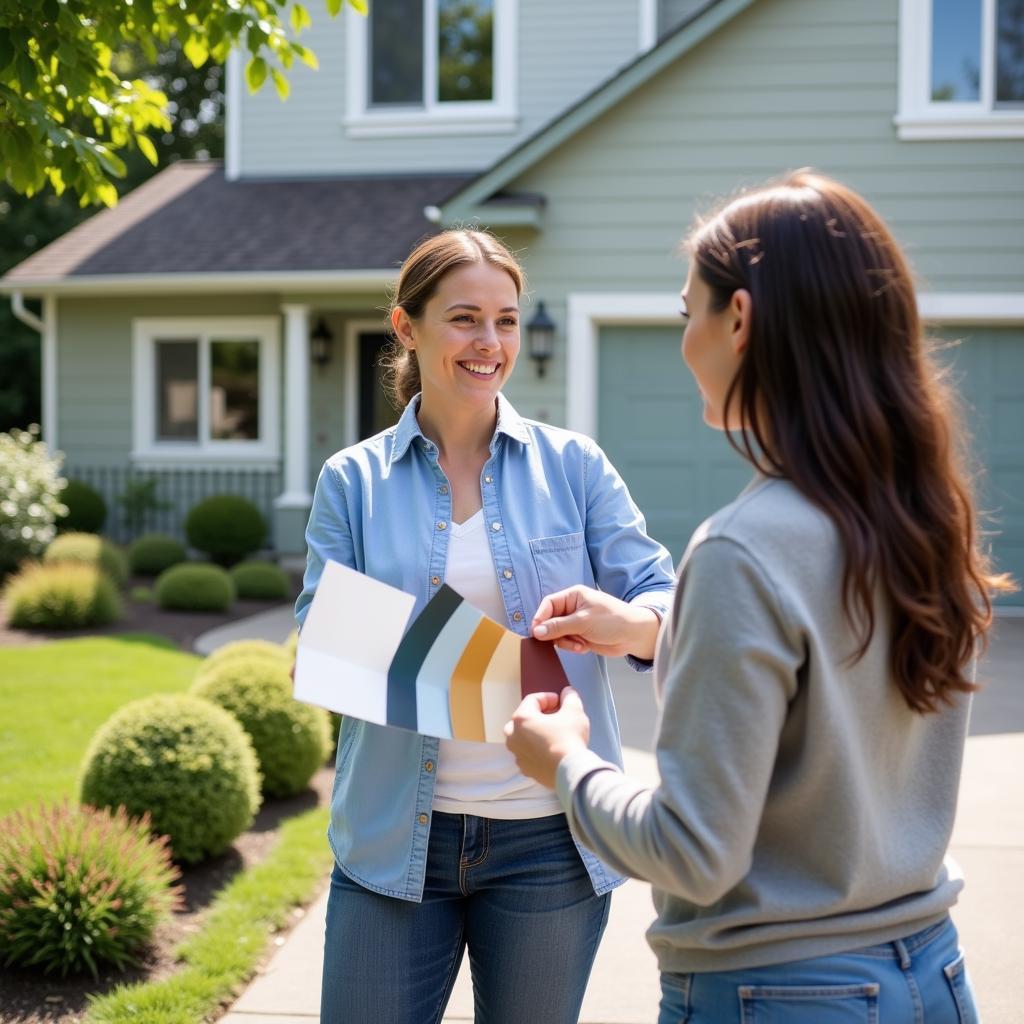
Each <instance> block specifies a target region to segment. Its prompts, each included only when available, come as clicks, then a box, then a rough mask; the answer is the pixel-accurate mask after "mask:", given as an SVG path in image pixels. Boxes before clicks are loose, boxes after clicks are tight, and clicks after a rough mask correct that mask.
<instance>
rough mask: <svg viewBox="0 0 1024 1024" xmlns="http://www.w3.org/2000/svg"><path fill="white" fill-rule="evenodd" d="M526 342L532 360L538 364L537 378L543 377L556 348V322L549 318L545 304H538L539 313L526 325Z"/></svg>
mask: <svg viewBox="0 0 1024 1024" xmlns="http://www.w3.org/2000/svg"><path fill="white" fill-rule="evenodd" d="M526 341H527V344H528V346H529V350H530V358H531V359H532V360H533V361H534V362H535V363H536V364H537V376H538V377H543V376H544V370H545V367H546V364H547V361H548V360H549V359H550V358H551V353H552V350H553V349H554V346H555V321H554V320H552V319H551V317H549V316H548V313H547V310H546V309H545V308H544V303H543V302H538V303H537V311H536V312H535V313H534V314H533V316H532V317H531V318H530V321H529V323H528V324H527V325H526Z"/></svg>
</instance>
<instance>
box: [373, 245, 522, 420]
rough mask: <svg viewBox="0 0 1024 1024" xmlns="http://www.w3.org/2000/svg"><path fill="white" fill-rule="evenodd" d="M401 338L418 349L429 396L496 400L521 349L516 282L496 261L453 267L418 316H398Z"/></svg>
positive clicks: (433, 399) (428, 399)
mask: <svg viewBox="0 0 1024 1024" xmlns="http://www.w3.org/2000/svg"><path fill="white" fill-rule="evenodd" d="M392 325H393V326H394V329H395V334H396V335H397V337H398V340H399V341H400V342H401V343H402V345H404V346H405V348H407V349H410V350H412V351H414V352H415V353H416V359H417V362H418V363H419V370H420V381H421V384H422V388H423V400H424V402H425V403H427V405H428V406H434V405H435V404H436V405H438V406H440V404H441V402H444V403H445V404H446V405H447V404H450V403H451V402H459V403H471V404H485V403H488V402H490V403H491V404H492V405H493V403H494V399H495V397H496V396H497V393H498V392H499V391H500V390H501V388H502V386H503V385H504V383H505V381H506V380H507V379H508V376H509V374H510V373H511V372H512V368H513V367H514V366H515V363H516V357H517V356H518V355H519V295H518V293H517V291H516V285H515V282H514V281H513V280H512V278H511V277H510V276H509V275H508V274H507V273H505V271H504V270H501V269H499V268H498V267H495V266H492V265H491V264H490V263H469V264H465V265H463V266H460V267H457V268H456V269H454V270H452V271H449V272H448V273H447V274H445V276H444V277H443V278H442V279H441V281H440V283H439V285H438V287H437V291H436V292H435V293H434V295H433V296H432V297H431V299H430V300H429V301H428V302H427V304H426V305H425V306H424V308H423V313H422V315H421V316H420V317H418V318H415V319H413V318H411V317H410V316H408V314H407V313H406V312H405V310H403V309H402V308H401V307H398V308H397V309H396V310H395V311H394V314H393V316H392Z"/></svg>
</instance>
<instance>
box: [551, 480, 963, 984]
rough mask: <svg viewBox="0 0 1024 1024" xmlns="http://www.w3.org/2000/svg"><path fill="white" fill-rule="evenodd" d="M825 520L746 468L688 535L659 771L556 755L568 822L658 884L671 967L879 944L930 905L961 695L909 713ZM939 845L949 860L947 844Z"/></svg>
mask: <svg viewBox="0 0 1024 1024" xmlns="http://www.w3.org/2000/svg"><path fill="white" fill-rule="evenodd" d="M842 567H843V553H842V548H841V544H840V540H839V535H838V533H837V531H836V529H835V527H834V525H833V524H832V522H831V520H830V519H829V518H828V517H827V516H826V515H825V514H824V513H823V512H821V511H819V510H818V509H817V508H816V507H815V506H814V505H812V504H811V503H810V502H809V501H808V500H807V499H806V498H805V497H803V496H802V495H801V494H800V493H799V491H797V490H796V488H795V487H793V486H792V485H791V484H789V483H788V482H786V481H784V480H769V479H766V478H764V477H758V478H756V479H755V480H754V482H753V483H752V484H751V485H750V487H748V488H747V490H745V491H744V492H743V493H742V494H741V495H740V497H739V498H737V500H736V501H734V502H733V503H732V504H731V505H729V506H727V507H726V508H724V509H722V510H721V511H720V512H718V513H716V514H715V515H714V516H712V517H711V518H710V519H709V520H708V521H707V522H706V523H704V525H703V526H702V527H701V528H700V529H699V530H698V531H697V532H696V534H694V537H693V539H692V540H691V542H690V545H689V547H688V548H687V551H686V554H685V555H684V556H683V560H682V562H681V563H680V567H679V586H678V588H677V591H676V597H675V605H674V607H673V610H672V614H671V616H670V617H669V619H667V620H666V621H665V623H664V625H663V627H662V631H661V635H660V637H659V641H658V652H657V658H656V664H655V687H656V690H657V695H658V702H659V709H660V715H659V723H658V739H657V763H658V771H659V775H660V778H661V781H660V783H659V785H658V786H657V787H656V788H654V789H649V788H647V787H645V786H641V785H638V784H636V783H635V782H632V781H631V780H630V779H628V778H626V777H625V776H623V774H622V773H621V772H620V771H619V770H618V769H617V768H616V767H615V766H614V765H611V764H608V763H607V762H605V761H603V760H601V758H599V757H598V756H597V755H596V754H594V753H592V752H591V751H579V752H578V753H576V754H572V755H570V756H568V757H566V758H565V759H563V761H562V763H561V764H560V765H559V768H558V793H559V796H560V798H561V801H562V804H563V806H564V807H565V809H566V813H567V814H568V817H569V822H570V825H571V827H572V830H573V832H574V833H575V835H576V836H577V838H578V839H579V840H580V841H581V842H582V843H583V844H584V845H586V846H588V847H589V848H590V849H592V850H593V851H594V852H595V853H597V854H598V856H600V857H601V858H602V859H603V860H604V861H605V862H607V863H608V864H609V865H611V866H612V867H614V868H616V869H618V870H619V871H621V872H623V873H625V874H628V875H631V876H633V877H635V878H642V879H646V880H647V881H649V882H650V883H651V884H652V886H653V890H654V904H655V908H656V909H657V913H658V918H657V921H655V923H654V924H653V925H652V926H651V928H650V930H649V931H648V933H647V938H648V941H649V942H650V944H651V947H652V948H653V950H654V952H655V954H656V956H657V958H658V963H659V966H660V968H661V970H663V971H673V972H690V971H718V970H732V969H736V968H743V967H753V966H761V965H767V964H773V963H782V962H784V961H788V960H798V959H803V958H806V957H812V956H822V955H826V954H829V953H834V952H840V951H842V950H849V949H855V948H857V947H859V946H864V945H868V944H873V943H878V942H885V941H888V940H891V939H894V938H899V937H900V936H904V935H907V934H910V933H911V932H914V931H916V930H918V929H920V928H924V927H926V926H927V925H929V924H931V923H933V922H935V921H938V920H940V919H941V918H942V917H943V916H944V915H945V913H946V911H947V909H948V908H949V907H950V906H951V905H952V904H953V903H954V902H955V901H956V897H957V893H958V892H959V891H960V889H961V887H962V884H963V883H962V880H961V878H960V874H959V871H958V869H957V867H956V865H955V864H954V863H953V862H952V861H951V860H949V859H948V858H945V854H946V847H947V846H948V844H949V837H950V833H951V831H952V828H953V817H954V812H955V809H956V796H957V787H958V784H959V779H960V764H961V759H962V755H963V747H964V739H965V735H966V730H967V716H968V709H969V701H968V700H967V699H963V700H958V701H957V704H956V706H955V707H953V708H949V709H945V710H943V711H941V712H939V713H937V714H928V715H921V714H917V713H915V712H912V711H911V710H910V709H909V708H908V707H907V705H906V703H905V702H904V700H903V698H902V697H901V696H900V693H899V691H898V690H897V688H896V685H895V683H894V682H893V679H892V676H891V674H890V670H889V659H888V650H889V630H888V629H887V619H886V615H885V614H884V611H882V610H879V611H878V613H877V614H876V628H875V633H874V638H873V640H872V642H871V645H870V647H869V648H868V650H867V653H866V654H865V656H864V657H863V658H862V659H861V660H860V661H858V662H857V663H856V664H853V665H850V664H849V661H848V659H849V656H850V655H851V654H852V653H853V652H854V650H855V649H856V646H857V644H856V640H855V633H854V631H853V630H852V629H851V628H850V626H849V624H848V622H847V620H846V617H845V615H844V612H843V608H842V600H841V580H842ZM944 858H945V859H944Z"/></svg>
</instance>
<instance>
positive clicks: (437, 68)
mask: <svg viewBox="0 0 1024 1024" xmlns="http://www.w3.org/2000/svg"><path fill="white" fill-rule="evenodd" d="M516 7H517V0H375V2H374V3H371V4H370V12H369V14H368V15H366V16H363V15H360V14H358V13H356V12H355V11H354V10H351V9H349V11H348V14H347V17H346V24H345V31H346V34H347V38H348V53H347V58H348V61H347V91H348V102H347V116H346V118H345V126H346V129H347V131H348V133H349V135H351V136H353V137H356V138H358V137H373V136H393V135H437V134H467V133H472V134H491V133H498V132H511V131H514V130H515V128H516V103H515V68H516V49H517V46H516V36H517V26H516V18H517V11H516Z"/></svg>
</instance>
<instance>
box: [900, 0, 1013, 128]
mask: <svg viewBox="0 0 1024 1024" xmlns="http://www.w3.org/2000/svg"><path fill="white" fill-rule="evenodd" d="M900 19H901V24H900V112H899V116H898V117H897V118H896V124H897V126H898V128H899V131H900V136H901V138H907V139H914V138H919V139H944V138H1014V137H1024V0H902V3H901V10H900Z"/></svg>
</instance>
